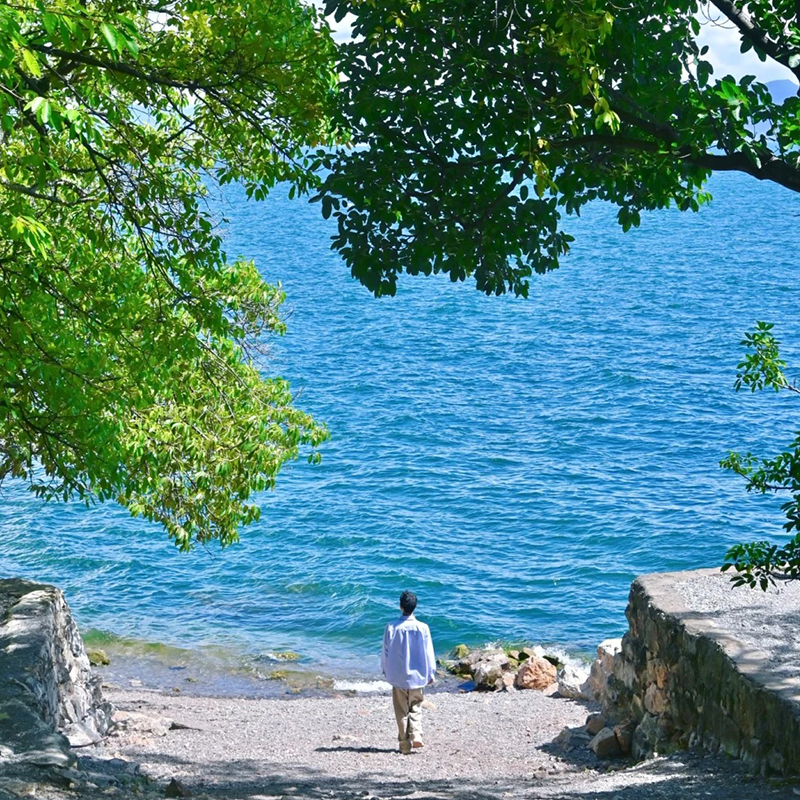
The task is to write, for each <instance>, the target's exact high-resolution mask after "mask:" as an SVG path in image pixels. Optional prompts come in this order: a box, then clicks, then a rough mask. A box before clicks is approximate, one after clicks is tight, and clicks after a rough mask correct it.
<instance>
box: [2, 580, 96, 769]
mask: <svg viewBox="0 0 800 800" xmlns="http://www.w3.org/2000/svg"><path fill="white" fill-rule="evenodd" d="M0 675H2V678H3V679H2V681H0V758H2V759H5V760H7V761H8V760H12V761H28V762H32V763H38V764H53V765H63V764H67V763H70V762H71V761H72V760H73V756H72V753H71V751H70V745H73V746H80V745H86V744H90V743H92V742H95V741H98V740H99V739H100V738H101V737H102V736H103V735H104V734H105V733H106V731H107V730H108V725H109V722H110V718H111V706H110V705H109V704H108V703H106V702H105V701H104V700H103V697H102V693H101V689H100V679H99V677H97V676H94V675H92V673H91V667H90V666H89V659H88V657H87V656H86V652H85V650H84V646H83V640H82V639H81V636H80V633H79V632H78V628H77V626H76V625H75V622H74V620H73V619H72V615H71V614H70V611H69V607H68V606H67V602H66V600H65V599H64V595H63V594H62V592H61V591H60V590H59V589H57V588H56V587H55V586H48V585H45V584H37V583H32V582H30V581H24V580H19V579H10V580H0Z"/></svg>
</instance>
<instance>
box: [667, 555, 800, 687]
mask: <svg viewBox="0 0 800 800" xmlns="http://www.w3.org/2000/svg"><path fill="white" fill-rule="evenodd" d="M675 592H677V594H678V595H679V596H680V597H681V598H682V600H683V602H684V603H685V605H686V607H687V608H688V609H691V611H692V613H693V614H702V615H703V617H704V619H705V620H706V621H708V622H709V623H711V624H713V626H714V628H716V629H717V630H719V631H722V632H724V633H726V634H727V635H729V636H733V637H735V639H736V640H737V641H738V642H739V643H740V644H741V653H742V654H745V655H748V656H750V657H751V658H754V659H756V660H757V661H758V662H759V663H760V664H761V665H763V668H764V669H765V671H766V672H767V677H768V678H769V680H770V681H771V682H772V681H780V682H781V685H782V686H784V687H786V686H788V685H789V682H791V681H794V682H795V684H796V689H797V694H798V697H800V640H799V639H798V638H797V636H796V631H797V630H798V627H800V581H783V580H782V581H778V582H777V584H776V585H775V586H769V587H768V589H767V591H766V592H762V591H761V589H749V588H747V587H741V588H738V589H733V588H732V587H731V581H730V577H729V576H728V575H724V574H721V573H719V572H711V571H710V570H709V571H708V572H707V574H706V571H703V573H695V574H693V575H692V577H691V578H690V579H689V580H685V581H681V582H679V583H676V584H675Z"/></svg>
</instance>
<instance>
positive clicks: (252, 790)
mask: <svg viewBox="0 0 800 800" xmlns="http://www.w3.org/2000/svg"><path fill="white" fill-rule="evenodd" d="M326 750H328V751H335V750H346V751H350V752H353V751H355V752H360V753H363V754H364V755H365V756H369V755H370V754H372V753H383V752H384V751H383V750H381V749H380V748H369V747H364V748H358V747H341V748H326ZM424 757H425V756H424V755H422V754H415V755H411V756H408V758H424ZM148 763H150V764H153V765H159V766H168V767H169V768H171V769H173V770H174V771H175V775H176V776H177V777H178V778H179V779H181V778H180V776H181V773H182V771H183V768H188V767H189V766H190V763H189V762H181V760H180V759H177V758H174V757H171V756H164V757H159V756H157V755H156V756H155V757H152V756H150V757H148ZM94 766H95V767H97V766H98V765H97V764H95V765H94ZM275 766H276V765H274V764H265V763H264V762H262V761H249V760H231V761H222V762H212V763H209V764H207V765H206V769H205V770H204V775H203V780H202V781H196V780H194V781H193V780H189V779H186V780H185V784H186V787H187V789H188V790H189V791H191V793H192V796H193V797H195V798H197V799H198V800H202V799H203V798H206V800H301V799H302V798H308V800H356V798H365V799H366V800H511V799H512V798H513V800H525V799H528V798H529V799H530V800H534V799H535V798H542V800H544V799H545V798H549V799H550V800H684V798H686V799H687V800H701V798H702V800H771V798H790V797H794V796H796V795H794V794H793V791H792V785H790V784H788V783H786V782H780V783H772V784H770V783H769V782H767V781H764V780H763V779H760V778H756V777H753V776H748V775H747V774H746V771H745V769H744V767H743V765H741V764H740V763H738V762H730V761H727V760H724V759H718V758H711V757H706V756H700V755H694V754H689V753H687V754H681V755H680V756H673V757H671V758H663V759H656V760H654V761H649V762H645V763H644V764H640V765H638V766H634V767H624V766H622V765H617V764H615V765H612V768H611V769H610V770H609V771H605V770H606V767H605V766H604V767H603V769H602V770H597V769H594V770H592V769H586V768H578V767H577V766H574V765H573V766H568V765H565V769H564V771H563V772H558V773H556V774H549V773H544V774H541V773H534V774H532V775H531V776H529V777H528V778H527V779H523V780H520V779H519V778H513V779H508V780H504V779H498V780H495V779H493V780H487V781H484V780H476V779H474V778H464V779H457V778H456V779H452V780H427V779H415V778H414V777H407V778H398V777H397V776H396V775H392V776H389V775H385V774H382V773H380V772H372V771H370V766H369V759H368V758H366V759H365V761H364V764H363V772H362V773H361V774H359V775H356V776H347V777H340V776H336V775H331V774H326V773H322V772H316V771H314V770H311V769H307V768H302V767H293V768H287V769H286V771H285V772H284V771H283V770H280V771H277V770H275V769H274V768H275ZM161 774H164V773H163V771H161ZM181 780H183V779H181ZM165 786H166V780H165V781H160V782H153V783H152V784H150V786H149V787H148V789H147V790H145V791H144V792H142V789H141V787H140V788H139V789H138V790H137V791H136V792H135V796H137V797H142V796H143V794H144V795H145V796H147V795H150V796H153V797H155V796H159V797H163V796H164V788H165ZM117 797H126V795H125V794H122V795H120V794H118V795H117Z"/></svg>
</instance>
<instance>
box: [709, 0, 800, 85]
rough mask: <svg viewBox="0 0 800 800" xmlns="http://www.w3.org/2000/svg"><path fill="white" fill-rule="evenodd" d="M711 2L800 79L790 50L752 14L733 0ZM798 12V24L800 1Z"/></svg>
mask: <svg viewBox="0 0 800 800" xmlns="http://www.w3.org/2000/svg"><path fill="white" fill-rule="evenodd" d="M711 2H712V3H713V4H714V5H715V6H716V7H717V8H718V9H719V10H720V11H721V12H722V13H723V14H724V15H725V16H726V17H727V18H728V19H729V20H730V21H731V22H732V23H733V24H734V25H735V26H736V27H737V28H738V29H739V32H740V33H741V34H742V36H743V37H745V38H746V39H748V40H749V41H751V42H752V43H753V44H754V45H755V46H756V47H758V48H759V49H760V50H763V52H764V53H766V54H767V55H768V56H769V57H770V58H771V59H773V61H777V62H778V63H779V64H782V65H783V66H784V67H786V69H788V70H790V71H791V72H792V74H793V75H794V76H795V77H796V78H797V79H798V80H800V66H794V67H792V66H790V64H789V57H790V55H791V53H790V52H787V50H786V49H785V48H784V47H783V46H782V45H781V43H780V42H776V41H775V40H774V39H772V38H771V37H770V35H769V33H767V31H765V30H764V29H763V28H759V27H758V26H757V25H756V24H755V23H754V22H753V20H752V19H750V15H749V14H748V13H747V12H746V11H745V10H744V9H743V8H738V7H737V6H736V4H735V3H734V2H732V0H711ZM795 6H796V8H797V12H798V24H799V25H800V2H797V0H796V2H795Z"/></svg>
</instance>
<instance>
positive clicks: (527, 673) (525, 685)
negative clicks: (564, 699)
mask: <svg viewBox="0 0 800 800" xmlns="http://www.w3.org/2000/svg"><path fill="white" fill-rule="evenodd" d="M557 675H558V672H557V670H556V668H555V667H554V666H553V665H552V664H551V663H550V662H549V661H546V660H545V659H544V658H539V657H538V656H532V657H528V659H527V660H526V661H525V662H524V663H523V664H522V666H521V667H520V668H519V670H517V677H516V680H515V681H514V685H515V686H516V687H517V689H539V690H540V691H541V690H542V689H546V688H547V687H548V686H551V685H552V684H554V683H555V682H556V678H557Z"/></svg>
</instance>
